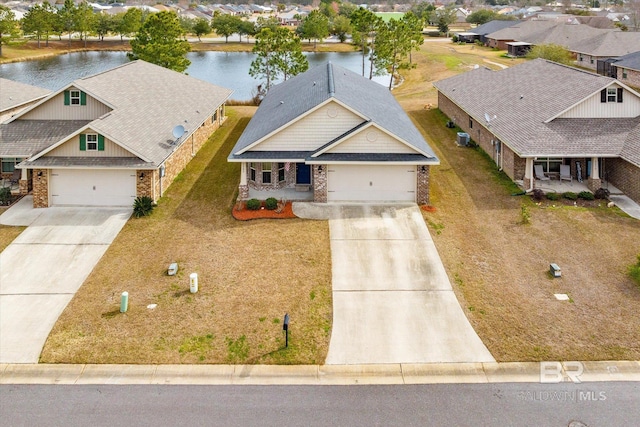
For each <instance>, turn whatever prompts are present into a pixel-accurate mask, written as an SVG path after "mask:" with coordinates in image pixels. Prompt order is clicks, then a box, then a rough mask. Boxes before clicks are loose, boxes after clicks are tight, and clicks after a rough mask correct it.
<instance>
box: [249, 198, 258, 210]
mask: <svg viewBox="0 0 640 427" xmlns="http://www.w3.org/2000/svg"><path fill="white" fill-rule="evenodd" d="M247 209H249V210H250V211H257V210H258V209H260V200H258V199H250V200H247Z"/></svg>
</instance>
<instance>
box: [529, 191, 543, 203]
mask: <svg viewBox="0 0 640 427" xmlns="http://www.w3.org/2000/svg"><path fill="white" fill-rule="evenodd" d="M531 198H532V199H533V200H535V201H536V202H539V201H541V200H542V199H544V191H542V190H541V189H539V188H535V189H534V190H533V191H532V192H531Z"/></svg>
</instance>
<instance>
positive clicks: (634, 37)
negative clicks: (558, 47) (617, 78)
mask: <svg viewBox="0 0 640 427" xmlns="http://www.w3.org/2000/svg"><path fill="white" fill-rule="evenodd" d="M599 31H604V32H603V33H601V34H599V35H597V36H596V37H593V38H591V39H585V40H582V41H579V42H577V43H574V44H572V45H571V46H569V50H571V51H573V52H578V53H585V54H588V55H592V56H611V57H613V56H621V55H626V54H628V53H632V52H637V51H638V49H640V32H633V31H617V30H616V31H612V30H599Z"/></svg>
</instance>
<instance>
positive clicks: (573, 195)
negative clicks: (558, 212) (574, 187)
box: [562, 191, 578, 200]
mask: <svg viewBox="0 0 640 427" xmlns="http://www.w3.org/2000/svg"><path fill="white" fill-rule="evenodd" d="M562 197H564V198H565V199H569V200H578V195H577V194H576V193H574V192H572V191H567V192H566V193H562Z"/></svg>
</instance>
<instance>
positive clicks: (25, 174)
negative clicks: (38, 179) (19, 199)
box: [18, 169, 29, 194]
mask: <svg viewBox="0 0 640 427" xmlns="http://www.w3.org/2000/svg"><path fill="white" fill-rule="evenodd" d="M18 191H19V193H20V194H28V193H29V170H28V169H22V170H21V171H20V180H19V181H18Z"/></svg>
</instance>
